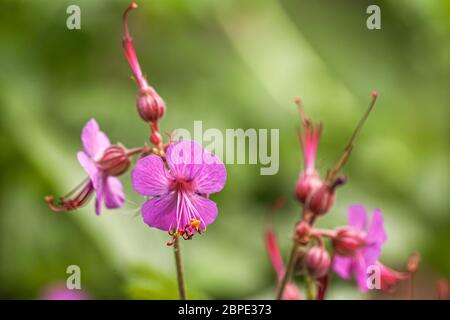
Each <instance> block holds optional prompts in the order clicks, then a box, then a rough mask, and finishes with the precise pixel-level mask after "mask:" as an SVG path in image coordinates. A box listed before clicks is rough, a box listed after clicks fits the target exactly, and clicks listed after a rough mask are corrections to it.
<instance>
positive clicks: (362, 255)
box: [333, 205, 387, 292]
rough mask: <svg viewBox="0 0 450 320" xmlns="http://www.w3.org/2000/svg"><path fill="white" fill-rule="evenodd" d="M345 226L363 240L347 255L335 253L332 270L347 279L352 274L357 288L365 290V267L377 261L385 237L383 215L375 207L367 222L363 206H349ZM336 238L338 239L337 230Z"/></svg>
mask: <svg viewBox="0 0 450 320" xmlns="http://www.w3.org/2000/svg"><path fill="white" fill-rule="evenodd" d="M346 228H348V230H351V231H352V232H353V233H354V234H359V237H360V238H361V239H362V240H363V241H362V242H360V245H357V246H355V247H354V250H351V251H349V252H348V255H346V256H341V255H339V254H337V255H336V256H335V257H334V259H333V270H334V271H335V272H336V273H337V274H338V275H339V276H340V277H341V278H343V279H349V278H350V276H351V274H353V275H354V276H355V279H356V282H357V284H358V287H359V289H360V290H361V291H363V292H366V291H367V284H366V279H367V268H368V267H369V266H371V265H375V264H376V263H377V261H378V258H379V257H380V255H381V247H382V245H383V243H384V242H385V241H386V239H387V236H386V233H385V231H384V220H383V215H382V213H381V211H380V210H379V209H376V210H375V211H374V213H373V216H372V220H371V221H370V224H369V222H368V221H367V214H366V210H365V208H364V207H363V206H362V205H354V206H352V207H350V208H349V212H348V226H347V227H346ZM336 240H338V241H339V232H338V234H337V236H336Z"/></svg>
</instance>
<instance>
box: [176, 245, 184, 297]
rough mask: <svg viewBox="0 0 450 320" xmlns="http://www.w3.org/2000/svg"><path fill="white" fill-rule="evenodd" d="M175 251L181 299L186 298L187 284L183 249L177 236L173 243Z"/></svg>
mask: <svg viewBox="0 0 450 320" xmlns="http://www.w3.org/2000/svg"><path fill="white" fill-rule="evenodd" d="M173 253H174V255H175V266H176V268H177V282H178V294H179V296H180V300H186V285H185V283H184V271H183V262H182V260H181V251H180V244H179V239H178V238H176V239H175V242H174V244H173Z"/></svg>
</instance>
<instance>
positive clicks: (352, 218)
mask: <svg viewBox="0 0 450 320" xmlns="http://www.w3.org/2000/svg"><path fill="white" fill-rule="evenodd" d="M348 224H349V225H351V226H353V227H355V228H356V229H359V230H365V229H366V226H367V214H366V209H365V208H364V206H362V205H359V204H356V205H353V206H351V207H350V208H349V209H348Z"/></svg>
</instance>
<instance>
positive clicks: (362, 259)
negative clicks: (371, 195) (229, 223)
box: [268, 92, 418, 299]
mask: <svg viewBox="0 0 450 320" xmlns="http://www.w3.org/2000/svg"><path fill="white" fill-rule="evenodd" d="M371 96H372V99H371V101H370V104H369V107H368V109H367V110H366V112H365V113H364V115H363V117H362V118H361V120H360V121H359V123H358V125H357V126H356V129H355V130H354V132H353V134H352V136H351V138H350V140H349V142H348V144H347V146H346V147H345V149H344V152H343V153H342V155H341V156H340V158H339V159H338V161H337V163H336V164H335V166H334V167H333V168H331V169H330V170H328V172H327V174H326V175H325V177H324V178H321V176H320V174H319V172H318V170H317V168H316V164H315V163H316V156H317V151H318V147H319V143H320V138H321V133H322V124H321V123H315V122H313V121H312V120H311V119H310V118H309V117H308V116H307V115H306V114H305V112H304V109H303V104H302V101H301V100H300V99H299V98H297V99H296V100H295V103H296V104H297V107H298V111H299V114H300V120H301V128H300V129H299V131H298V139H299V142H300V147H301V150H302V153H303V170H302V171H301V172H300V174H299V178H298V181H297V183H296V187H295V196H296V199H297V200H298V201H299V202H300V203H301V204H302V207H303V215H302V217H301V219H300V220H299V222H298V223H297V224H296V227H295V232H294V237H293V238H294V239H293V240H294V244H293V249H292V252H291V256H290V258H289V262H288V266H287V268H286V271H285V272H284V274H283V277H282V279H281V280H279V281H280V283H281V285H279V286H278V291H277V298H279V299H281V298H283V297H284V294H285V291H284V289H285V288H287V285H288V284H290V285H295V283H294V282H293V280H292V277H293V275H303V276H305V280H306V281H305V284H306V289H307V293H308V297H309V298H310V299H324V297H325V293H326V289H327V286H328V279H329V272H330V270H333V271H334V272H335V273H337V274H338V275H339V276H340V277H341V278H343V279H349V278H350V277H351V276H352V275H353V276H354V278H355V280H356V282H357V284H358V287H359V289H360V290H361V291H364V292H365V291H367V290H368V289H369V288H368V276H369V274H368V272H369V271H370V270H372V269H376V270H378V271H379V274H378V276H379V277H380V279H379V280H380V281H379V285H380V287H379V288H378V289H381V290H383V291H390V290H392V289H393V287H394V286H395V285H396V284H397V283H398V282H400V281H402V280H406V279H410V278H411V277H412V275H413V274H414V273H415V272H416V270H417V266H418V256H417V255H412V256H411V257H410V259H409V260H408V267H407V271H405V272H399V271H396V270H393V269H391V268H389V267H386V266H385V265H383V264H382V263H381V262H380V261H379V258H380V256H381V248H382V245H383V244H384V242H385V241H386V239H387V236H386V233H385V231H384V225H383V224H384V220H383V215H382V213H381V211H380V210H379V209H376V210H375V212H374V214H373V216H372V219H371V222H370V223H369V218H368V217H367V214H366V211H365V209H364V207H363V206H361V205H354V206H351V207H350V208H349V222H348V225H346V226H342V227H338V228H336V229H317V228H315V227H314V223H315V221H316V219H317V218H318V217H320V216H322V215H324V214H326V213H327V212H329V211H330V209H331V208H332V206H333V204H334V202H335V200H336V189H337V187H339V186H341V185H343V184H345V183H346V181H347V177H346V176H344V175H342V174H341V170H342V168H343V167H344V165H345V164H346V162H347V160H348V159H349V157H350V154H351V152H352V149H353V146H354V142H355V138H356V136H357V135H358V133H359V131H360V130H361V128H362V126H363V125H364V123H365V121H366V120H367V117H368V116H369V114H370V112H371V111H372V109H373V107H374V105H375V102H376V100H377V97H378V94H377V93H376V92H372V94H371ZM325 239H328V240H329V244H330V245H329V247H330V248H331V250H332V253H331V254H330V253H329V251H328V250H327V247H326V246H325ZM268 248H269V250H271V251H272V252H273V251H276V250H275V249H273V248H272V247H269V246H268ZM269 253H270V251H269ZM331 257H332V258H331ZM272 261H273V258H272ZM273 264H274V263H273ZM281 264H282V261H278V262H277V265H281ZM274 265H275V264H274ZM276 269H277V268H276ZM278 269H280V268H279V267H278ZM283 270H284V269H283ZM277 273H279V272H277ZM315 292H316V294H315Z"/></svg>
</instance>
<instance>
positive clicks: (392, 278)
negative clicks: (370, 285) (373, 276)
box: [376, 261, 410, 292]
mask: <svg viewBox="0 0 450 320" xmlns="http://www.w3.org/2000/svg"><path fill="white" fill-rule="evenodd" d="M376 265H377V266H378V267H379V268H380V282H381V290H383V291H388V292H390V291H392V290H393V288H394V286H395V285H396V284H397V283H399V282H400V281H402V280H406V279H408V278H409V276H410V274H409V273H407V272H399V271H396V270H393V269H391V268H388V267H386V266H385V265H383V264H382V263H381V262H379V261H377V262H376Z"/></svg>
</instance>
